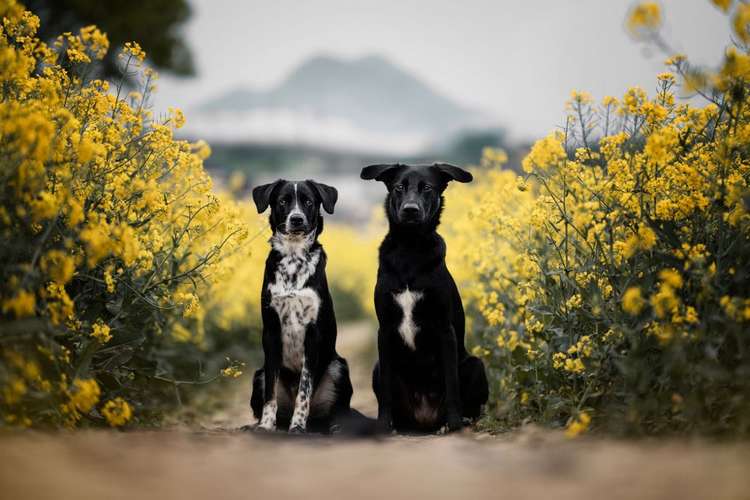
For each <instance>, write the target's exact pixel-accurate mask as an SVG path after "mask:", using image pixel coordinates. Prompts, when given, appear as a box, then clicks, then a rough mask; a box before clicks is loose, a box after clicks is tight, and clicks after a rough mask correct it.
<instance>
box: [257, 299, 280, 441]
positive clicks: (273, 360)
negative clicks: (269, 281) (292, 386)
mask: <svg viewBox="0 0 750 500" xmlns="http://www.w3.org/2000/svg"><path fill="white" fill-rule="evenodd" d="M262 314H263V354H264V358H265V364H264V372H263V373H264V377H265V380H264V383H263V414H262V415H261V417H260V423H259V424H258V429H260V430H265V431H274V430H276V412H277V410H278V403H277V401H276V381H277V380H278V378H279V369H280V366H281V335H280V333H279V331H280V328H281V327H280V325H279V319H278V316H277V315H276V313H275V312H274V311H271V310H270V308H262Z"/></svg>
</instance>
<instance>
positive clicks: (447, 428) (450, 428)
mask: <svg viewBox="0 0 750 500" xmlns="http://www.w3.org/2000/svg"><path fill="white" fill-rule="evenodd" d="M462 428H463V421H462V419H461V417H458V416H452V417H450V416H449V417H448V421H447V422H446V423H445V424H444V425H443V426H442V427H441V428H440V429H438V431H437V433H436V434H438V435H441V436H442V435H444V434H449V433H451V432H456V431H460V430H461V429H462Z"/></svg>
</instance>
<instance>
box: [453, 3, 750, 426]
mask: <svg viewBox="0 0 750 500" xmlns="http://www.w3.org/2000/svg"><path fill="white" fill-rule="evenodd" d="M715 3H717V5H719V6H720V7H721V8H722V9H723V10H724V11H726V12H730V15H731V16H732V19H733V21H732V25H733V27H734V31H735V34H736V35H737V36H738V38H739V39H740V40H742V39H743V38H742V34H743V33H744V31H743V30H744V29H745V24H746V23H745V21H744V20H743V17H742V16H744V15H745V10H746V8H747V5H745V4H743V3H736V2H735V4H736V5H734V13H732V12H733V11H732V7H733V6H732V5H731V2H715ZM738 19H739V21H738ZM660 23H661V12H660V10H659V6H658V5H657V4H652V3H648V4H644V5H641V6H637V7H635V8H634V10H633V11H632V12H631V17H630V19H629V20H628V23H627V24H628V26H629V28H630V29H631V30H633V31H638V30H641V29H644V30H646V31H648V33H647V34H648V38H649V39H653V37H657V36H658V34H657V32H656V30H657V29H658V27H659V25H660ZM668 64H669V66H670V68H669V69H670V70H671V71H670V72H666V73H662V74H660V75H658V77H657V79H656V90H655V93H654V95H652V96H649V95H648V94H647V92H646V91H644V90H643V89H640V88H637V87H635V88H631V89H629V90H628V91H627V92H626V93H625V95H624V96H623V97H622V98H621V99H615V98H613V97H606V98H604V99H603V100H602V102H601V103H595V102H594V101H593V98H592V97H591V96H590V95H588V94H586V93H580V92H574V93H573V95H572V97H571V100H570V102H569V103H568V105H567V109H568V119H567V121H566V126H565V127H564V128H563V129H562V130H560V131H557V132H554V133H553V134H550V135H549V136H548V137H546V138H543V139H541V140H540V141H538V142H537V143H536V144H535V145H534V146H533V147H532V148H531V151H530V153H529V155H528V156H527V157H526V159H525V160H523V162H522V168H523V175H521V176H518V175H517V174H515V173H513V172H511V171H508V170H502V169H501V168H500V167H499V166H498V163H499V162H498V161H497V159H498V158H499V159H500V160H502V159H504V158H503V155H499V154H497V153H495V152H492V151H489V152H488V153H487V154H486V155H485V160H484V161H483V166H484V168H483V169H478V170H477V172H476V180H475V182H474V183H472V184H469V185H466V186H454V187H453V188H451V190H449V191H448V198H449V200H448V203H447V209H446V214H445V215H446V217H445V224H444V226H445V228H444V233H445V235H446V237H447V239H448V249H449V254H448V259H449V266H450V268H451V269H452V270H453V271H454V275H455V277H456V278H457V279H458V280H459V282H460V286H461V287H462V293H463V297H464V301H465V305H466V309H467V312H468V316H469V318H468V322H469V339H470V342H473V343H474V344H475V347H474V349H473V351H472V352H475V353H477V354H479V355H481V356H483V359H484V360H485V362H486V363H487V364H488V365H489V367H490V374H491V377H490V378H491V380H492V384H493V396H494V397H493V398H492V401H493V404H492V406H493V408H492V413H493V414H494V416H496V417H497V418H499V419H500V420H501V421H503V422H505V423H506V424H509V425H514V424H518V423H520V422H521V421H523V420H524V419H526V418H532V419H535V420H537V421H541V422H547V423H550V424H556V425H559V426H564V425H567V428H568V435H570V436H575V435H578V434H580V433H581V432H583V431H585V430H586V429H587V428H588V427H589V423H591V425H592V426H594V425H596V426H597V427H600V428H611V429H615V430H618V431H632V432H659V431H666V430H680V429H683V430H695V431H702V432H737V433H743V434H747V433H748V432H750V378H748V373H750V336H748V332H750V308H749V307H748V305H750V97H749V96H750V55H749V54H748V49H747V46H741V47H735V48H732V49H730V50H728V51H727V53H726V55H725V57H724V59H723V61H722V63H721V64H720V66H719V67H718V68H716V70H715V71H707V70H701V72H700V73H698V72H697V70H695V69H694V68H692V67H691V66H689V64H688V62H687V60H686V58H684V57H683V56H676V57H672V58H670V59H669V61H668ZM696 75H700V78H696ZM678 80H680V81H681V82H682V91H683V92H694V91H695V89H696V88H697V89H698V92H699V94H700V96H702V97H703V98H704V99H705V104H704V105H702V106H696V105H692V104H690V103H688V102H685V101H680V100H679V99H678V97H679V96H677V95H675V93H676V92H677V90H678V88H679V87H678ZM696 81H699V83H701V85H702V86H700V87H696V85H695V83H696ZM519 177H520V178H519ZM675 398H678V399H679V400H680V402H681V403H680V405H678V406H675V404H674V401H675Z"/></svg>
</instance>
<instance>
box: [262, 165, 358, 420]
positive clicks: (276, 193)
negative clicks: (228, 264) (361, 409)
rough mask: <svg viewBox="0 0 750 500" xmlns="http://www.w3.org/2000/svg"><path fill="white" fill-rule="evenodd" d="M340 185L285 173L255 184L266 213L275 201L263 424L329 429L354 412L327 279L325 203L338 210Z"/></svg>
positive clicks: (265, 301)
mask: <svg viewBox="0 0 750 500" xmlns="http://www.w3.org/2000/svg"><path fill="white" fill-rule="evenodd" d="M337 198H338V192H337V191H336V189H334V188H332V187H330V186H326V185H325V184H320V183H317V182H314V181H310V180H307V181H301V182H289V181H285V180H278V181H276V182H274V183H272V184H266V185H263V186H258V187H256V188H255V189H253V200H254V201H255V204H256V206H257V208H258V213H262V212H264V211H265V210H266V208H267V207H268V206H269V205H270V206H271V216H270V224H271V228H272V230H273V236H272V237H271V252H270V253H269V255H268V259H267V260H266V269H265V275H264V276H263V289H262V291H261V313H262V317H263V353H264V355H265V364H264V365H263V368H261V369H260V370H258V371H257V372H255V376H254V377H253V391H252V396H251V398H250V406H251V408H252V410H253V414H254V415H255V417H256V418H257V419H258V420H259V422H260V423H259V424H258V428H259V429H262V430H274V429H276V427H277V426H278V427H281V428H286V427H288V428H289V432H305V431H306V430H307V429H308V428H309V429H310V430H315V431H318V432H326V433H327V432H329V431H330V430H331V427H332V425H334V421H335V419H336V417H337V416H339V415H349V403H350V401H351V397H352V384H351V381H350V380H349V367H348V365H347V363H346V360H345V359H344V358H342V357H341V356H339V355H338V354H337V353H336V317H335V315H334V312H333V302H332V301H331V294H330V293H329V291H328V282H327V280H326V273H325V267H326V254H325V252H324V251H323V247H322V246H321V245H320V243H318V236H319V235H320V233H321V232H322V231H323V217H322V215H321V213H320V206H321V204H322V205H323V208H324V209H325V211H326V212H328V213H329V214H332V213H333V207H334V205H335V204H336V200H337Z"/></svg>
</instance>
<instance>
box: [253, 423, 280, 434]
mask: <svg viewBox="0 0 750 500" xmlns="http://www.w3.org/2000/svg"><path fill="white" fill-rule="evenodd" d="M253 430H254V431H255V432H261V433H266V432H274V431H275V430H276V426H275V425H262V424H258V425H256V426H255V429H253Z"/></svg>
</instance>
